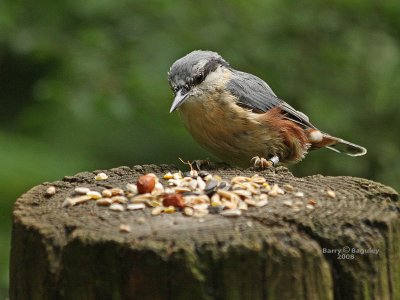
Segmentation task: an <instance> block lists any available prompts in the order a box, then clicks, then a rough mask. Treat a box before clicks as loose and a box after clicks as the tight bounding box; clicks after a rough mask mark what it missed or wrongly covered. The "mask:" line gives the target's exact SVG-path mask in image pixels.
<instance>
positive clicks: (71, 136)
mask: <svg viewBox="0 0 400 300" xmlns="http://www.w3.org/2000/svg"><path fill="white" fill-rule="evenodd" d="M194 49H209V50H214V51H217V52H219V53H220V54H221V55H222V56H223V57H224V58H225V59H226V60H228V61H229V62H230V63H231V65H232V66H233V67H235V68H237V69H240V70H243V71H247V72H250V73H253V74H256V75H258V76H259V77H261V78H263V79H265V80H266V81H267V82H268V83H269V84H270V86H271V87H272V88H273V90H274V91H275V93H276V94H277V95H279V96H280V97H281V98H282V99H286V100H287V101H288V102H289V103H290V104H292V105H293V106H295V107H296V108H297V109H299V110H301V111H303V112H305V113H306V114H308V115H309V116H310V118H311V120H312V121H313V123H314V124H315V125H317V126H319V127H320V128H321V129H322V130H324V131H326V132H329V133H331V134H333V135H337V136H340V137H342V138H344V139H347V140H350V141H352V142H355V143H358V144H360V145H363V146H365V147H367V148H368V151H369V152H368V154H367V155H366V156H364V157H361V158H351V157H348V156H345V155H339V154H336V153H334V152H331V151H329V150H321V151H317V152H313V153H311V154H310V155H309V156H308V158H307V159H306V160H305V161H303V162H301V163H299V164H298V165H296V166H293V167H291V168H290V169H291V170H292V171H293V172H294V173H295V174H296V175H298V176H305V175H312V174H317V173H321V174H327V175H350V176H361V177H366V178H369V179H373V180H377V181H380V182H383V183H385V184H388V185H391V186H393V187H394V188H396V189H397V190H399V188H400V183H399V179H400V162H399V161H400V160H399V157H398V155H399V154H400V152H399V145H400V138H399V133H398V130H399V129H400V126H399V125H400V117H399V111H400V110H399V95H400V76H399V75H400V1H398V0H388V1H360V0H339V1H288V0H283V1H282V0H259V1H256V0H246V1H244V0H243V1H239V0H236V1H227V0H226V1H210V0H207V1H170V0H158V1H145V0H142V1H123V0H119V1H116V0H88V1H76V0H72V1H71V0H70V1H66V0H60V1H50V0H43V1H29V0H27V1H12V0H4V1H2V2H0V92H1V94H0V170H1V172H0V190H1V201H0V214H1V215H0V238H1V239H0V299H4V298H5V297H6V296H7V286H8V255H9V247H10V231H11V211H12V206H13V203H14V201H15V199H16V198H17V197H18V196H19V195H21V194H22V193H23V192H24V191H27V190H28V189H29V188H30V187H32V186H34V185H36V184H39V183H41V182H43V181H53V180H57V179H60V178H62V177H63V176H64V175H72V174H74V173H77V172H79V171H84V170H94V169H102V168H110V167H115V166H119V165H134V164H145V163H174V164H177V165H179V162H178V160H177V157H178V156H179V157H182V158H184V159H187V160H191V159H199V158H206V157H209V154H207V153H206V152H205V151H203V150H202V149H201V148H200V147H199V146H197V145H196V143H195V142H194V141H193V139H192V138H191V137H190V136H189V135H188V133H186V131H185V130H184V128H183V125H182V124H181V122H180V120H179V117H178V114H169V113H168V111H169V106H170V104H171V101H172V93H171V91H170V89H169V86H168V83H167V78H166V76H167V71H168V69H169V67H170V65H171V64H172V63H173V62H174V61H175V60H176V59H178V58H180V57H181V56H183V55H184V54H186V53H188V52H190V51H192V50H194Z"/></svg>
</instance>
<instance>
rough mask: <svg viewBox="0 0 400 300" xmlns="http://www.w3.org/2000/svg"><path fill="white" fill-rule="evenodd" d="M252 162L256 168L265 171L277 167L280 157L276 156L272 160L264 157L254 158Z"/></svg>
mask: <svg viewBox="0 0 400 300" xmlns="http://www.w3.org/2000/svg"><path fill="white" fill-rule="evenodd" d="M250 162H251V163H252V164H253V166H254V167H255V168H257V169H261V170H265V169H267V168H270V167H273V166H276V164H277V163H278V162H279V157H278V156H277V155H274V156H272V157H271V158H270V159H265V158H264V157H259V156H254V157H253V158H252V159H251V160H250Z"/></svg>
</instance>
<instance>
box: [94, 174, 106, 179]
mask: <svg viewBox="0 0 400 300" xmlns="http://www.w3.org/2000/svg"><path fill="white" fill-rule="evenodd" d="M107 178H108V176H107V174H106V173H98V174H96V176H95V177H94V180H97V181H101V180H106V179H107Z"/></svg>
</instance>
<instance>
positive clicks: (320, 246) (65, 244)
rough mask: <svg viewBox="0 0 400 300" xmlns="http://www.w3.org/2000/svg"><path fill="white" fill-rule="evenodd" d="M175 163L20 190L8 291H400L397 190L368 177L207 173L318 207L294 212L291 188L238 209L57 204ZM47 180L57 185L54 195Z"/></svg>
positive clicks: (285, 295)
mask: <svg viewBox="0 0 400 300" xmlns="http://www.w3.org/2000/svg"><path fill="white" fill-rule="evenodd" d="M168 171H170V172H176V169H175V168H174V167H171V166H166V165H161V166H153V165H151V166H134V167H132V168H129V167H119V168H115V169H111V170H102V171H101V172H105V173H106V174H107V175H108V176H109V177H108V179H106V180H103V181H95V180H94V176H95V174H97V173H98V172H100V171H95V172H84V173H79V174H77V175H75V176H69V177H65V178H64V179H63V180H61V181H56V182H53V183H44V184H41V185H39V186H36V187H34V188H32V189H31V190H30V191H28V192H27V193H26V194H24V195H23V196H22V197H21V198H19V199H18V200H17V202H16V204H15V209H14V220H13V233H12V251H11V271H10V282H11V286H10V298H11V299H40V300H43V299H74V300H75V299H141V300H142V299H152V300H154V299H173V300H175V299H191V300H194V299H245V300H246V299H251V300H253V299H268V300H271V299H400V219H399V215H400V205H399V202H398V194H397V192H396V191H394V190H393V189H392V188H390V187H387V186H384V185H382V184H379V183H376V182H373V181H369V180H366V179H360V178H353V177H324V176H321V175H316V176H310V177H304V178H296V177H294V176H293V175H292V174H291V173H290V172H289V171H288V170H287V169H286V168H277V169H271V170H267V171H262V172H255V171H254V170H250V169H249V170H241V169H218V170H210V172H211V173H212V174H216V175H219V176H221V177H222V178H223V179H226V180H229V179H230V178H232V177H233V176H237V175H244V176H252V175H254V174H256V173H257V174H259V175H262V176H264V177H265V178H266V179H267V181H268V182H269V183H270V184H274V183H277V184H278V185H279V186H283V185H284V184H290V185H291V186H293V187H294V189H295V191H301V192H303V193H304V199H308V200H305V201H311V202H310V203H312V204H315V205H314V209H311V208H309V209H307V208H305V207H304V208H301V209H297V210H295V209H293V208H291V207H290V205H288V201H289V202H290V201H296V199H297V198H295V197H294V196H293V194H292V193H286V194H284V195H281V196H278V197H270V198H269V203H268V204H267V205H266V206H264V207H260V208H255V207H253V208H249V209H248V210H247V211H245V212H244V213H243V214H242V215H241V216H240V217H236V218H228V217H224V216H221V215H218V214H217V215H213V214H210V215H206V216H204V217H202V218H194V217H186V216H184V215H183V214H182V213H180V212H176V213H172V214H161V215H159V216H152V215H151V209H150V208H145V209H144V210H135V211H123V212H116V211H111V210H109V209H108V208H107V207H101V206H97V205H96V204H95V203H94V201H89V202H87V203H83V204H80V205H76V206H73V207H62V203H63V202H64V200H65V199H66V197H69V196H70V195H71V194H72V193H73V190H74V188H75V187H77V186H86V187H89V188H91V189H92V190H97V191H101V190H102V189H104V188H111V187H121V188H125V185H126V184H127V183H134V182H135V181H136V180H137V178H138V177H139V176H141V175H143V174H146V173H149V172H152V173H155V174H156V175H157V176H158V177H159V178H162V176H163V175H164V174H165V173H166V172H168ZM161 182H164V181H163V179H161ZM49 186H55V187H56V193H55V194H54V195H52V196H51V197H48V196H46V190H47V189H48V187H49ZM327 190H333V191H334V192H335V194H336V196H335V197H331V196H329V195H328V194H327V192H326V191H327ZM310 199H312V200H310ZM313 201H315V202H316V203H314V202H313ZM121 224H124V225H128V226H129V227H130V228H131V231H130V232H122V231H121V230H120V225H121ZM339 251H340V252H339Z"/></svg>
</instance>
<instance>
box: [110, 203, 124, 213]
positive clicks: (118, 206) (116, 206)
mask: <svg viewBox="0 0 400 300" xmlns="http://www.w3.org/2000/svg"><path fill="white" fill-rule="evenodd" d="M109 209H111V210H113V211H124V210H125V209H124V207H123V206H122V205H121V204H119V203H113V204H111V205H110V207H109Z"/></svg>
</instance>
